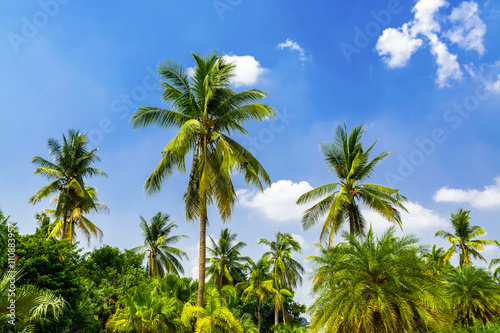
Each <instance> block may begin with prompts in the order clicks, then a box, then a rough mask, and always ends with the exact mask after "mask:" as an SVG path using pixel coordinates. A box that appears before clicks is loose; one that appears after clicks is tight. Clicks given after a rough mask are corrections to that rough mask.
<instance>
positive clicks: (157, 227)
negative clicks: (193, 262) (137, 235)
mask: <svg viewBox="0 0 500 333" xmlns="http://www.w3.org/2000/svg"><path fill="white" fill-rule="evenodd" d="M140 219H141V223H140V224H139V225H140V227H141V229H142V233H143V236H144V245H140V246H137V247H135V248H133V249H132V250H134V251H136V252H140V253H142V254H146V252H148V255H147V264H146V270H147V272H148V275H149V276H152V277H154V278H157V277H163V276H164V275H165V272H166V273H174V274H177V275H179V273H183V274H184V269H183V268H182V264H181V263H180V261H179V260H182V259H183V258H184V259H188V256H187V254H186V252H184V251H182V250H180V249H178V248H176V247H173V246H171V245H172V244H175V243H177V242H178V241H179V240H180V239H182V238H186V237H188V236H186V235H175V236H172V235H170V234H171V233H172V230H173V229H174V228H177V224H176V223H175V222H173V221H172V222H170V215H168V214H163V213H162V212H158V214H156V215H155V216H153V218H151V222H150V224H148V222H147V221H146V220H145V219H144V218H143V217H142V216H140Z"/></svg>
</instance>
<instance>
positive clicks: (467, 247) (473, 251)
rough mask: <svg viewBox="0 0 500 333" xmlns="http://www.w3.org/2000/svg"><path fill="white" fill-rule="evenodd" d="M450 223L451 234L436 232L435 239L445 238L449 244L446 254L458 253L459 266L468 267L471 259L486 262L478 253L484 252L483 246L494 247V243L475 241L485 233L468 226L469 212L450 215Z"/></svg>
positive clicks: (473, 226)
mask: <svg viewBox="0 0 500 333" xmlns="http://www.w3.org/2000/svg"><path fill="white" fill-rule="evenodd" d="M450 222H451V225H452V227H453V233H451V232H448V231H445V230H439V231H438V232H436V237H441V238H445V239H447V240H448V242H450V243H451V247H450V249H449V250H448V252H449V253H450V254H452V255H453V254H456V253H457V252H458V254H459V256H460V264H461V265H462V264H465V265H470V264H471V262H472V259H471V257H472V258H474V259H477V258H479V259H481V260H484V261H485V262H487V261H486V259H484V257H483V256H482V255H481V254H480V253H479V252H480V251H483V250H484V246H485V245H494V244H495V242H494V241H491V240H486V239H477V237H480V236H484V235H486V231H484V229H483V228H481V227H480V226H478V225H470V210H464V209H460V210H459V211H458V212H457V213H452V214H451V218H450Z"/></svg>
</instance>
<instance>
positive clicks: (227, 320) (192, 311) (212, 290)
mask: <svg viewBox="0 0 500 333" xmlns="http://www.w3.org/2000/svg"><path fill="white" fill-rule="evenodd" d="M226 287H227V286H226ZM205 292H206V295H205V303H206V304H205V306H204V307H200V306H197V305H192V304H190V303H186V305H184V309H183V310H182V322H183V323H184V325H185V326H186V327H192V326H193V325H192V324H193V321H194V322H195V323H194V332H195V333H211V332H218V330H223V332H229V333H242V332H243V329H242V327H241V324H240V322H239V320H238V319H237V318H235V316H234V315H233V313H232V312H231V311H230V310H229V309H228V303H227V301H226V300H225V298H224V297H222V295H221V294H220V293H219V291H218V290H217V287H216V286H214V285H210V286H209V287H208V288H207V289H206V291H205ZM191 332H193V331H191Z"/></svg>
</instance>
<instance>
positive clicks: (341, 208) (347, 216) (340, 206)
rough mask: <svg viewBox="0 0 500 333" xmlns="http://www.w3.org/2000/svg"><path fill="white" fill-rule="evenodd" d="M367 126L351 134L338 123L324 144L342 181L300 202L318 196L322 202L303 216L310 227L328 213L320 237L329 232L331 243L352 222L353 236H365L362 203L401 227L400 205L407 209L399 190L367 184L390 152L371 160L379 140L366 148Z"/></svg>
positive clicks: (355, 128)
mask: <svg viewBox="0 0 500 333" xmlns="http://www.w3.org/2000/svg"><path fill="white" fill-rule="evenodd" d="M363 131H364V126H356V127H354V129H353V130H352V132H351V134H350V136H348V135H347V127H346V126H345V125H344V127H341V126H338V127H337V130H336V133H335V140H334V142H331V143H330V142H326V143H323V144H322V145H321V151H322V152H323V155H324V158H325V161H326V163H327V164H328V166H329V168H330V169H331V170H332V171H333V172H335V174H336V175H337V178H338V179H339V182H338V183H330V184H326V185H322V186H319V187H317V188H315V189H313V190H311V191H309V192H307V193H305V194H303V195H302V196H301V197H300V198H299V199H298V200H297V204H305V203H308V202H310V201H313V200H315V199H318V198H323V197H325V196H326V197H325V198H323V199H322V200H321V201H320V202H318V203H317V204H315V205H314V206H312V207H311V208H309V209H307V210H306V211H305V212H304V215H303V216H302V228H303V229H304V230H307V229H309V228H310V227H312V226H313V225H315V224H316V222H318V220H319V219H320V217H322V216H324V215H325V214H326V220H325V222H324V224H323V229H322V230H321V235H320V240H323V239H324V238H326V236H327V234H328V233H329V238H328V244H329V245H330V246H331V245H332V242H333V237H334V236H335V235H336V234H337V233H338V232H339V230H340V228H341V227H342V225H343V224H344V223H346V222H347V223H349V230H350V233H351V234H352V235H363V234H364V232H365V220H364V219H363V215H362V214H361V210H360V206H359V204H360V203H362V204H364V205H365V206H366V207H368V208H370V209H372V210H374V211H376V212H377V213H379V214H380V215H382V216H383V217H384V218H386V219H387V220H389V221H391V222H393V223H395V224H396V225H398V226H399V227H402V226H401V216H400V214H399V211H398V208H399V209H402V210H405V211H406V209H405V207H404V206H403V203H404V202H405V201H406V200H407V199H406V198H405V197H404V196H402V195H401V194H399V190H396V189H392V188H389V187H385V186H382V185H376V184H363V183H362V182H363V181H365V180H366V179H368V178H369V177H370V176H371V174H372V173H373V170H374V169H375V167H376V166H377V165H378V164H379V163H380V162H381V161H382V160H384V159H385V158H386V157H387V156H389V154H390V153H387V152H386V153H382V154H380V155H378V156H377V157H375V158H374V159H373V160H371V161H369V156H370V152H371V150H372V149H373V146H374V145H375V143H376V142H375V143H373V144H372V145H371V146H370V148H368V149H367V150H364V149H363V146H362V144H361V136H362V135H363Z"/></svg>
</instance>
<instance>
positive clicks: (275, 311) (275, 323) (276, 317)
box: [274, 305, 278, 332]
mask: <svg viewBox="0 0 500 333" xmlns="http://www.w3.org/2000/svg"><path fill="white" fill-rule="evenodd" d="M274 325H278V306H277V305H276V307H275V308H274ZM274 332H278V331H277V330H276V329H274Z"/></svg>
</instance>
